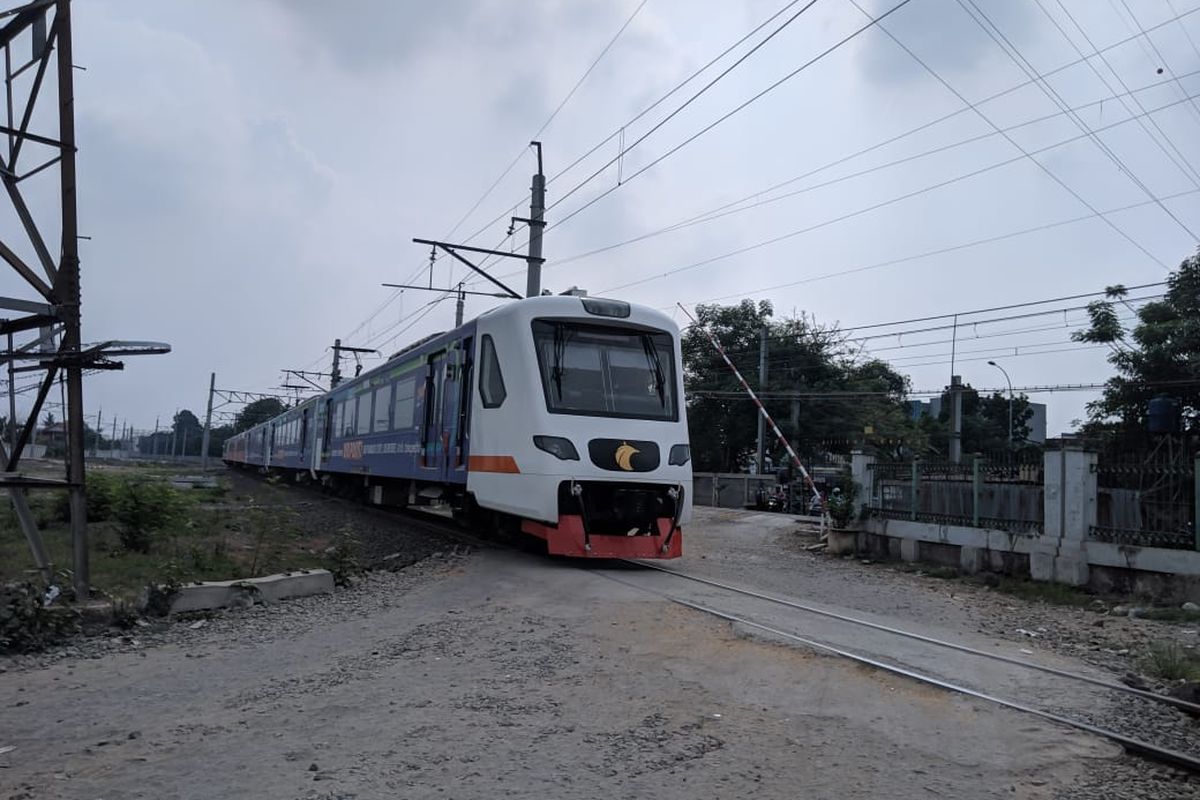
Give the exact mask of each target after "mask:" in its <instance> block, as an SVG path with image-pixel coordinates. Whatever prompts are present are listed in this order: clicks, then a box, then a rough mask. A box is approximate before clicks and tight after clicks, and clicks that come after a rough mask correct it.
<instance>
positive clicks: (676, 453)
mask: <svg viewBox="0 0 1200 800" xmlns="http://www.w3.org/2000/svg"><path fill="white" fill-rule="evenodd" d="M691 460H692V448H690V447H688V446H687V445H686V444H677V445H674V446H672V447H671V453H670V455H669V456H667V463H668V464H670V465H671V466H673V467H682V466H683V465H684V464H686V463H687V462H689V461H691Z"/></svg>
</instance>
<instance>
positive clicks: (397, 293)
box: [310, 0, 649, 366]
mask: <svg viewBox="0 0 1200 800" xmlns="http://www.w3.org/2000/svg"><path fill="white" fill-rule="evenodd" d="M648 1H649V0H642V1H641V3H639V4H638V6H637V7H636V8H635V9H634V10H633V13H631V14H630V15H629V16H628V17H627V18H626V19H625V22H624V23H623V24H622V25H621V27H620V28H619V29H618V30H617V32H616V33H615V34H614V35H613V36H612V38H611V39H609V41H608V43H607V44H606V45H605V46H604V48H603V49H602V50H601V51H600V53H599V55H597V56H596V58H595V59H593V60H592V62H591V64H590V65H588V68H587V69H586V70H584V72H583V74H582V75H580V76H579V79H578V80H576V81H575V84H574V85H573V86H572V87H571V90H570V91H569V92H567V94H566V96H564V97H563V99H562V100H561V101H559V103H558V105H557V106H556V107H555V109H554V111H553V112H551V114H550V116H549V117H547V118H546V121H545V122H543V123H542V125H541V127H540V128H538V130H537V132H536V133H535V134H534V135H533V136H532V137H531V138H533V139H537V138H538V136H540V135H541V134H542V132H544V131H545V130H546V128H548V127H549V126H550V124H551V123H552V122H553V121H554V119H555V118H556V117H557V116H558V114H559V112H561V111H562V110H563V108H564V107H565V106H566V104H567V103H568V102H569V101H570V100H571V98H572V97H574V95H575V93H576V92H577V91H578V90H579V87H580V86H582V85H583V83H584V81H586V80H587V78H588V76H589V75H591V74H592V71H593V70H595V69H596V66H597V65H598V64H599V63H600V61H601V60H603V58H604V56H605V55H607V54H608V51H609V50H611V49H612V46H613V45H614V44H616V42H617V40H618V39H619V38H620V37H621V34H623V33H624V32H625V29H626V28H628V27H629V25H630V24H631V23H632V22H633V20H634V18H635V17H637V15H638V14H639V13H641V10H642V8H643V7H645V5H646V3H647V2H648ZM526 149H527V148H525V147H522V148H521V151H520V152H519V153H517V155H516V157H514V158H513V160H512V162H511V163H510V164H509V165H508V167H507V168H505V169H504V171H503V172H501V173H500V175H499V176H498V177H497V178H496V180H495V181H493V182H492V184H491V185H490V186H489V187H488V188H487V189H486V190H484V192H483V194H482V195H480V196H479V198H478V199H477V200H476V201H475V202H474V203H473V204H472V205H471V207H470V208H469V209H467V212H466V213H465V214H463V215H462V217H461V218H460V219H459V220H458V222H456V223H455V224H454V227H452V228H451V229H450V231H449V232H448V233H447V234H446V235H445V236H443V237H442V238H443V239H449V238H450V237H451V236H453V235H454V233H455V231H457V230H458V229H459V228H460V227H461V226H462V224H463V223H464V222H466V221H467V219H468V218H469V217H470V216H471V214H473V213H475V210H476V209H477V208H479V206H480V204H482V203H483V201H484V200H486V199H487V198H488V196H490V195H491V193H492V191H494V190H495V188H496V187H497V186H498V185H499V184H500V182H501V181H503V180H504V178H506V177H507V176H508V174H509V173H510V172H511V171H512V170H513V168H515V167H516V165H517V164H518V163H520V160H521V157H522V156H523V155H524V154H525V151H526ZM491 224H492V223H489V227H490V225H491ZM483 230H484V229H481V230H479V231H477V232H476V233H474V234H472V235H471V236H470V237H468V238H467V239H466V240H465V241H466V242H468V243H469V242H470V241H472V240H473V239H474V238H475V237H476V236H478V235H479V234H480V233H482V232H483ZM436 260H437V258H436V256H435V257H434V259H433V261H434V262H436ZM430 267H431V268H432V263H431V264H430ZM425 268H426V264H425V262H422V264H421V266H419V267H418V268H417V269H416V270H414V271H413V273H412V274H411V275H410V276H409V277H408V278H407V279H405V280H404V281H403V282H404V283H412V282H413V281H414V280H415V279H416V277H417V276H419V275H420V273H421V272H423V271H424V270H425ZM403 294H404V291H403V290H402V289H396V290H393V291H392V292H391V293H390V294H389V295H388V297H387V298H386V299H385V300H384V301H383V303H381V304H380V305H379V307H378V308H376V309H375V311H374V312H372V313H371V314H370V315H369V316H368V317H367V318H366V319H364V320H363V321H362V322H360V323H359V325H358V326H357V327H356V328H355V329H354V330H353V331H351V332H350V333H349V334H347V335H346V336H344V337H342V338H344V339H351V338H353V337H354V335H355V334H357V333H358V332H359V331H360V330H362V329H363V328H364V327H365V326H366V325H368V324H369V323H370V322H371V321H372V320H374V319H375V318H376V317H378V316H379V315H380V314H381V313H383V311H384V310H386V309H387V308H388V307H389V306H391V305H392V303H394V302H395V301H396V300H397V299H398V298H400V297H401V296H402V295H403ZM323 358H324V355H322V356H320V357H319V358H317V359H314V360H313V361H312V362H310V366H311V365H312V364H316V363H317V362H319V361H320V360H321V359H323Z"/></svg>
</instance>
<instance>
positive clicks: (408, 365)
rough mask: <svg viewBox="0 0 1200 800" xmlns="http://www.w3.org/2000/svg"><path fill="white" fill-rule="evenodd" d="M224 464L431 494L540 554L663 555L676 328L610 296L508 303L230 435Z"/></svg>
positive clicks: (682, 517)
mask: <svg viewBox="0 0 1200 800" xmlns="http://www.w3.org/2000/svg"><path fill="white" fill-rule="evenodd" d="M225 460H226V462H227V463H230V464H236V465H242V466H255V467H258V468H261V469H264V470H268V471H280V472H291V473H292V474H294V475H295V476H296V477H297V478H299V479H309V478H313V479H318V480H320V481H322V482H323V483H325V484H326V485H329V486H332V487H335V488H340V489H343V490H350V491H355V492H357V491H359V490H365V494H366V497H367V498H368V499H369V500H370V501H371V502H375V503H382V504H406V503H414V502H422V501H423V500H428V499H435V498H436V499H438V500H441V501H445V502H448V503H450V504H452V505H453V507H454V508H455V510H456V512H459V513H461V514H462V515H464V516H468V517H470V518H472V519H473V520H475V521H476V522H479V523H481V524H488V525H499V526H502V527H509V528H519V529H520V530H522V531H523V532H525V533H527V534H532V535H534V536H537V537H539V538H541V539H543V540H545V542H546V546H547V550H548V551H549V552H550V553H554V554H560V555H568V556H583V557H610V558H611V557H626V558H673V557H677V556H679V555H680V554H681V553H682V526H683V525H684V524H686V523H687V522H688V521H689V519H690V516H691V497H690V493H689V490H690V488H691V481H692V474H691V458H690V451H689V447H688V436H687V413H686V408H685V406H684V402H683V367H682V362H681V358H680V347H679V331H678V328H677V327H676V325H675V324H674V322H672V321H671V319H670V318H669V317H667V316H666V315H664V314H662V313H660V312H657V311H654V310H653V309H649V308H645V307H640V306H636V305H631V304H628V303H624V302H620V301H615V300H605V299H600V298H588V297H576V296H553V297H549V296H548V297H534V298H528V299H524V300H520V301H516V302H513V303H510V304H507V305H504V306H501V307H499V308H496V309H493V310H492V311H489V312H487V313H485V314H483V315H481V316H480V317H478V318H477V319H475V320H473V321H471V322H469V323H467V324H465V325H463V326H461V327H459V328H456V329H455V330H453V331H449V332H446V333H443V334H438V335H436V336H432V337H429V338H427V339H425V340H423V341H422V342H419V343H418V344H417V345H414V346H412V347H410V348H408V349H406V350H403V351H401V352H399V353H397V354H396V355H394V356H393V357H392V358H390V359H389V360H388V361H387V362H386V363H385V364H384V365H383V366H381V367H378V368H376V369H374V370H372V371H370V372H367V373H364V374H363V375H361V376H358V377H356V378H355V379H354V380H353V381H348V382H346V383H343V384H341V385H339V386H338V387H336V388H335V389H334V390H332V391H331V392H329V393H327V394H325V395H321V396H320V397H316V398H311V399H309V400H306V401H305V402H303V403H302V404H300V405H298V406H297V407H295V408H293V409H289V410H288V411H287V412H285V413H284V414H282V415H280V416H279V417H277V418H275V419H273V420H270V421H268V422H265V423H263V424H261V425H258V426H256V427H255V428H252V429H250V430H248V431H245V432H243V433H241V434H239V435H238V436H236V437H234V438H232V439H230V440H229V442H227V443H226V446H225Z"/></svg>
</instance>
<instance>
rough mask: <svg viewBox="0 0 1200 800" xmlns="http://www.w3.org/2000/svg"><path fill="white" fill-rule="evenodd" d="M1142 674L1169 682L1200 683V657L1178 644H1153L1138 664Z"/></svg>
mask: <svg viewBox="0 0 1200 800" xmlns="http://www.w3.org/2000/svg"><path fill="white" fill-rule="evenodd" d="M1138 666H1139V667H1140V668H1141V670H1142V672H1144V673H1146V674H1147V675H1150V676H1151V677H1155V678H1161V679H1162V680H1167V681H1178V680H1185V681H1200V657H1197V656H1196V654H1195V653H1190V652H1188V651H1187V650H1185V649H1183V647H1181V646H1180V645H1179V644H1178V643H1176V642H1153V643H1151V645H1150V647H1149V649H1148V650H1147V651H1146V654H1145V655H1144V656H1142V658H1141V659H1140V661H1139V662H1138Z"/></svg>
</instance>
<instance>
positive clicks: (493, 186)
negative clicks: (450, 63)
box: [442, 0, 648, 242]
mask: <svg viewBox="0 0 1200 800" xmlns="http://www.w3.org/2000/svg"><path fill="white" fill-rule="evenodd" d="M647 2H648V0H642V2H640V3H639V4H638V6H637V8H635V9H634V10H633V13H632V14H630V15H629V16H628V17H627V18H626V19H625V22H624V24H622V25H621V27H620V28H618V29H617V32H616V33H614V34H613V36H612V38H611V39H609V40H608V44H606V45H604V49H603V50H601V51H600V54H599V55H597V56H596V57H595V58H594V59H593V60H592V63H591V64H590V65H588V68H587V69H585V70H584V71H583V74H582V75H580V76H579V79H578V80H577V81H575V85H574V86H572V87H571V91H569V92H567V94H566V96H565V97H563V99H562V100H561V101H559V104H558V105H557V106H556V107H555V109H554V111H553V112H551V114H550V116H549V117H547V118H546V121H545V122H543V123H542V126H541V127H540V128H538V129H537V132H536V133H534V134H533V136H531V137H529V138H530V139H537V138H538V137H539V136H541V135H542V133H543V132H544V131H545V130H546V128H549V127H550V123H552V122H553V121H554V119H555V117H557V116H558V114H559V112H560V111H562V110H563V107H564V106H565V105H566V104H567V103H568V102H569V101H570V100H571V98H572V97H574V96H575V93H576V92H577V91H579V87H580V86H582V85H583V82H584V81H586V80H587V78H588V76H589V75H591V74H592V71H593V70H594V69H596V66H597V65H598V64H599V63H600V62H601V61H602V60H603V59H604V56H606V55H608V51H609V50H611V49H612V46H613V45H614V44H616V43H617V39H620V38H621V34H623V33H624V32H625V29H626V28H628V27H629V25H630V23H632V22H633V20H634V18H635V17H637V15H638V14H640V13H641V11H642V9H643V8H644V7H645V6H646V3H647ZM528 149H529V148H528V147H522V148H521V150H520V152H518V153H517V154H516V156H515V157H514V158H513V160H512V161H511V162H510V163H509V165H508V166H507V167H506V168H505V169H504V171H503V172H501V173H500V174H499V175H498V176H497V177H496V180H494V181H492V184H491V185H490V186H488V188H487V189H485V190H484V192H483V194H481V195H480V196H479V199H478V200H476V201H475V202H474V204H472V205H471V207H470V208H469V209H467V213H465V214H463V215H462V217H461V218H460V219H459V220H458V222H456V223H454V227H453V228H451V229H450V231H449V232H448V233H447V234H446V235H445V236H443V237H442V238H443V239H445V240H449V239H450V237H451V236H453V235H454V234H455V232H457V231H458V229H459V228H460V227H462V224H463V223H464V222H466V221H467V219H468V218H469V217H470V216H471V215H472V214H474V213H475V209H477V208H479V206H480V204H482V203H483V201H484V200H486V199H487V198H488V197H489V196H490V195H491V193H492V192H493V191H495V189H496V187H497V186H499V185H500V182H501V181H502V180H504V179H505V178H506V177H508V173H510V172H512V171H513V169H514V168H515V167H516V166H517V164H519V163H520V162H521V158H522V157H523V156H524V155H525V153H526V152H527V150H528ZM496 221H498V220H496ZM492 224H494V222H493V223H489V225H488V227H490V226H491V225H492ZM480 232H482V231H480ZM478 235H479V234H478V233H476V234H474V235H472V236H471V237H470V238H468V239H467V241H468V242H470V241H471V239H473V238H475V236H478Z"/></svg>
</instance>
